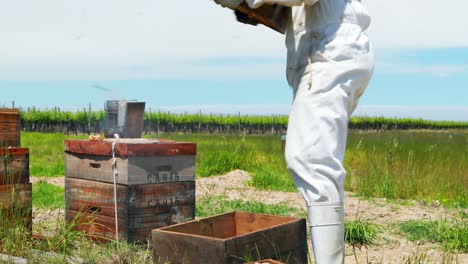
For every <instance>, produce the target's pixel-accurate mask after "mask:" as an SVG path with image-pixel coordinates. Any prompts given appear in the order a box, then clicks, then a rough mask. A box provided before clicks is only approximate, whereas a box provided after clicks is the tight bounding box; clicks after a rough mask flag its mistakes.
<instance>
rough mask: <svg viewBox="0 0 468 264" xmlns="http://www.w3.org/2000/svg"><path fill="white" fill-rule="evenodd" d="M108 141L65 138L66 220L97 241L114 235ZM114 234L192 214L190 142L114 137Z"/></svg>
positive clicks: (138, 233)
mask: <svg viewBox="0 0 468 264" xmlns="http://www.w3.org/2000/svg"><path fill="white" fill-rule="evenodd" d="M112 141H113V140H109V141H107V142H95V141H84V140H67V141H65V176H66V178H65V205H66V214H65V217H66V220H67V222H72V221H73V220H74V219H77V220H79V221H82V223H81V224H80V225H79V227H78V228H79V229H82V230H84V231H85V232H86V233H87V234H88V235H89V236H91V237H93V238H95V239H97V240H103V241H104V240H109V239H115V238H116V236H115V235H116V234H115V233H116V229H115V211H114V185H113V181H114V177H113V168H112V162H113V160H112ZM114 142H115V148H114V150H115V152H114V153H115V156H116V170H117V172H118V175H117V177H116V182H117V201H118V202H117V204H118V205H117V219H118V229H119V232H118V236H119V239H122V240H126V241H128V242H137V241H146V240H147V239H149V238H150V236H151V230H153V229H155V228H159V227H164V226H167V225H172V224H177V223H182V222H185V221H189V220H193V219H194V217H195V156H196V155H195V154H196V144H194V143H178V142H174V141H169V142H167V141H166V142H160V143H155V142H151V141H148V140H143V139H135V140H128V139H122V140H114Z"/></svg>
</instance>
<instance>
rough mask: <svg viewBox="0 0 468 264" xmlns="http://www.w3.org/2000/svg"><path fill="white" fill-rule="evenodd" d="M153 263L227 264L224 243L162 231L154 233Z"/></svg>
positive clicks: (157, 230) (156, 230)
mask: <svg viewBox="0 0 468 264" xmlns="http://www.w3.org/2000/svg"><path fill="white" fill-rule="evenodd" d="M152 238H153V263H164V262H170V263H172V264H182V263H192V264H206V263H225V247H224V241H222V240H213V239H210V238H208V237H199V236H192V235H189V234H183V233H174V232H170V231H166V230H162V229H155V230H153V232H152Z"/></svg>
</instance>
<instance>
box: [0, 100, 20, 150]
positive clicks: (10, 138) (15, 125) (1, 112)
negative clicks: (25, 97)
mask: <svg viewBox="0 0 468 264" xmlns="http://www.w3.org/2000/svg"><path fill="white" fill-rule="evenodd" d="M20 143H21V142H20V114H19V110H18V109H10V108H0V147H20V145H21V144H20Z"/></svg>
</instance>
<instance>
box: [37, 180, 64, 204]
mask: <svg viewBox="0 0 468 264" xmlns="http://www.w3.org/2000/svg"><path fill="white" fill-rule="evenodd" d="M64 193H65V191H64V188H62V187H59V186H55V185H52V184H49V183H47V182H44V181H39V182H38V183H35V184H34V185H33V206H34V207H37V208H42V209H57V208H64V207H65V202H64V195H65V194H64Z"/></svg>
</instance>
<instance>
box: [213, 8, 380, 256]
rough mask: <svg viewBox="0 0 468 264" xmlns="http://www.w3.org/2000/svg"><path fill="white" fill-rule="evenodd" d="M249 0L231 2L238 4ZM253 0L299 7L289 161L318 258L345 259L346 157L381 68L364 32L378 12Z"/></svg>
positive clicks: (291, 42)
mask: <svg viewBox="0 0 468 264" xmlns="http://www.w3.org/2000/svg"><path fill="white" fill-rule="evenodd" d="M222 1H226V0H222ZM236 2H237V3H236ZM241 2H242V1H241V0H231V3H233V4H234V5H235V4H239V3H241ZM245 2H246V3H248V4H249V6H250V7H251V8H255V7H258V6H260V5H262V4H266V3H276V4H280V5H286V6H291V7H292V20H291V21H289V25H288V28H287V31H286V46H287V51H288V58H287V59H288V60H287V61H288V62H287V63H288V65H287V79H288V83H289V85H290V86H291V87H292V88H293V94H294V101H293V103H292V109H291V112H290V114H289V125H288V133H287V138H286V162H287V165H288V168H289V170H290V172H291V174H292V176H293V179H294V182H295V184H296V186H297V188H298V190H299V192H300V193H301V194H302V195H303V197H304V199H305V200H306V203H307V206H308V214H309V222H310V226H311V236H312V242H313V248H314V255H315V259H316V263H318V264H334V263H343V262H344V208H343V200H344V181H345V176H346V171H345V170H344V168H343V159H344V154H345V148H346V139H347V128H348V119H349V117H350V116H351V114H352V112H353V111H354V109H355V108H356V105H357V103H358V100H359V97H360V96H361V95H362V93H363V92H364V90H365V89H366V87H367V85H368V82H369V80H370V78H371V76H372V72H373V68H374V57H373V53H372V49H371V45H370V42H369V39H368V37H367V36H366V34H364V33H363V31H364V30H366V29H367V28H368V26H369V24H370V17H369V15H368V14H367V12H366V10H365V9H364V7H363V6H362V5H361V3H360V1H358V0H320V1H319V0H245Z"/></svg>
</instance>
